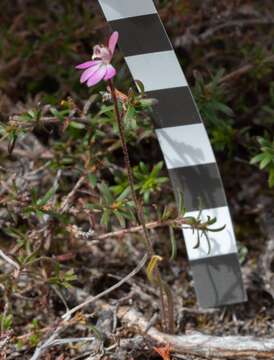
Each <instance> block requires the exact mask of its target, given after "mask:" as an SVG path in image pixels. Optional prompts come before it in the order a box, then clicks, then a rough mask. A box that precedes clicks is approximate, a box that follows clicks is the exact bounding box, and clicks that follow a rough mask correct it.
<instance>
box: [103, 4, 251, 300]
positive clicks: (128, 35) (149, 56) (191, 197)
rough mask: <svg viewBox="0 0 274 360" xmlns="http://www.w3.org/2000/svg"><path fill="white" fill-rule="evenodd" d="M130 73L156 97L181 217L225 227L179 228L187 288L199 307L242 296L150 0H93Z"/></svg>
mask: <svg viewBox="0 0 274 360" xmlns="http://www.w3.org/2000/svg"><path fill="white" fill-rule="evenodd" d="M98 1H99V3H100V5H101V8H102V10H103V13H104V15H105V17H106V19H107V21H108V22H109V24H110V26H111V28H112V30H113V31H115V30H116V31H118V32H119V35H120V38H119V46H120V48H121V50H122V51H123V53H124V55H125V60H126V63H127V65H128V67H129V70H130V72H131V74H132V77H133V78H134V79H138V80H141V81H142V83H143V84H144V86H145V90H146V93H147V94H148V96H149V97H151V98H156V99H157V100H158V104H157V105H156V106H155V109H154V123H155V128H156V133H157V137H158V140H159V143H160V146H161V150H162V152H163V156H164V159H165V163H166V166H167V168H168V171H169V175H170V178H171V181H172V185H173V188H174V191H175V195H176V194H177V195H178V192H179V191H180V192H183V193H184V200H185V207H186V209H187V214H186V216H197V215H198V213H199V208H200V204H201V203H202V204H203V211H202V217H204V219H205V220H206V219H207V215H209V216H211V217H216V218H217V219H218V221H217V224H215V225H216V226H217V227H218V226H222V225H223V224H226V228H225V230H223V231H221V232H216V233H209V237H210V243H211V251H210V253H209V254H208V244H207V241H206V239H205V237H204V236H203V237H202V238H201V244H200V247H199V248H197V249H194V248H193V246H194V244H195V243H196V241H197V235H196V234H195V233H193V232H192V230H187V229H185V230H183V233H184V238H185V243H186V248H187V253H188V258H189V261H190V264H191V270H192V275H193V279H194V287H195V290H196V293H197V297H198V301H199V304H200V305H201V306H202V307H215V306H220V305H226V304H233V303H239V302H242V301H245V300H246V294H245V290H244V287H243V282H242V276H241V269H240V265H239V260H238V253H237V246H236V240H235V235H234V230H233V225H232V222H231V217H230V213H229V208H228V206H227V201H226V196H225V192H224V189H223V185H222V180H221V177H220V174H219V170H218V167H217V164H216V159H215V156H214V153H213V150H212V147H211V144H210V141H209V139H208V135H207V132H206V129H205V127H204V124H203V122H202V119H201V116H200V114H199V112H198V109H197V106H196V104H195V102H194V99H193V97H192V94H191V92H190V89H189V86H188V84H187V81H186V78H185V76H184V73H183V71H182V69H181V66H180V64H179V62H178V59H177V57H176V55H175V52H174V50H173V47H172V44H171V42H170V40H169V38H168V36H167V33H166V31H165V29H164V27H163V24H162V22H161V19H160V17H159V15H158V13H157V10H156V8H155V5H154V3H153V1H152V0H98Z"/></svg>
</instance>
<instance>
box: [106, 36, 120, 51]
mask: <svg viewBox="0 0 274 360" xmlns="http://www.w3.org/2000/svg"><path fill="white" fill-rule="evenodd" d="M118 39H119V33H118V31H114V33H112V34H111V36H110V38H109V41H108V48H109V50H110V51H111V54H112V55H113V54H114V51H115V48H116V45H117V42H118Z"/></svg>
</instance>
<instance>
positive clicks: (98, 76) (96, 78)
mask: <svg viewBox="0 0 274 360" xmlns="http://www.w3.org/2000/svg"><path fill="white" fill-rule="evenodd" d="M106 71H107V67H106V66H105V65H102V66H100V68H99V69H98V70H97V71H96V72H95V73H94V74H93V75H92V76H91V77H90V78H89V79H88V81H87V86H89V87H90V86H93V85H96V84H98V82H100V81H101V80H102V79H103V77H104V76H105V75H106Z"/></svg>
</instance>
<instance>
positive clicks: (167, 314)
mask: <svg viewBox="0 0 274 360" xmlns="http://www.w3.org/2000/svg"><path fill="white" fill-rule="evenodd" d="M109 88H110V92H111V97H112V100H113V104H114V111H115V115H116V121H117V124H118V128H119V135H120V140H121V144H122V149H123V154H124V161H125V166H126V170H127V177H128V183H129V187H130V191H131V196H132V199H133V201H134V204H135V207H136V211H137V217H138V221H139V223H140V224H141V226H142V229H143V232H144V238H145V243H146V247H147V251H148V254H149V256H150V257H152V256H153V255H155V253H154V250H153V244H152V242H151V240H150V237H149V233H148V229H147V227H146V223H145V218H144V212H143V207H142V204H141V203H140V201H139V200H138V198H137V195H136V192H135V189H134V178H133V172H132V166H131V163H130V158H129V153H128V148H127V143H126V138H125V127H124V123H123V119H122V117H121V114H120V111H119V107H118V99H117V96H116V92H115V88H114V85H113V82H112V80H109ZM155 276H156V278H158V279H159V281H158V285H159V292H160V294H159V295H160V311H161V318H162V325H163V330H164V331H169V332H172V331H173V326H170V324H171V323H173V322H174V320H173V311H170V310H171V309H170V308H169V304H167V309H166V304H165V299H164V294H165V283H164V282H163V281H162V279H161V273H160V270H159V267H158V265H156V266H155ZM166 286H167V285H166Z"/></svg>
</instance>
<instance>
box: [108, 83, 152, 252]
mask: <svg viewBox="0 0 274 360" xmlns="http://www.w3.org/2000/svg"><path fill="white" fill-rule="evenodd" d="M109 87H110V91H111V96H112V99H113V103H114V110H115V115H116V120H117V124H118V128H119V135H120V140H121V143H122V149H123V154H124V160H125V166H126V169H127V177H128V183H129V187H130V192H131V196H132V199H133V201H134V204H135V207H136V211H137V217H138V220H139V223H140V224H141V226H142V228H143V231H144V236H145V240H146V246H147V250H148V253H149V255H150V256H152V255H153V253H154V251H153V246H152V243H151V241H150V238H149V234H148V231H147V228H146V225H145V219H144V214H143V209H142V205H141V203H140V202H139V200H138V198H137V195H136V192H135V189H134V179H133V172H132V166H131V163H130V159H129V153H128V148H127V143H126V138H125V127H124V123H123V120H122V118H121V114H120V111H119V107H118V99H117V96H116V92H115V88H114V85H113V82H112V81H111V80H109Z"/></svg>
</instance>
